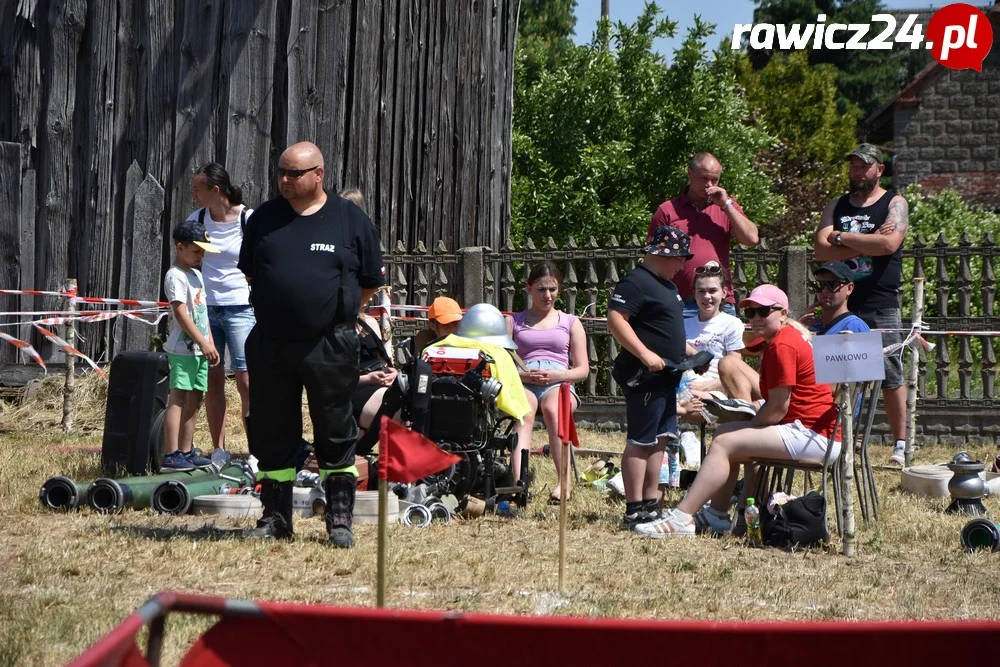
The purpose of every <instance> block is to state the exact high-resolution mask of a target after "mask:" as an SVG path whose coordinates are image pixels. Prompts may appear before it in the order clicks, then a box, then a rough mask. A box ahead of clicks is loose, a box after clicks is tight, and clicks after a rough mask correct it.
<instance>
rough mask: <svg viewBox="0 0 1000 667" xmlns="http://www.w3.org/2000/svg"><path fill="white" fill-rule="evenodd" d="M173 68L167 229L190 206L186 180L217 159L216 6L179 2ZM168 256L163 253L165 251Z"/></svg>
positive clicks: (198, 0) (219, 21)
mask: <svg viewBox="0 0 1000 667" xmlns="http://www.w3.org/2000/svg"><path fill="white" fill-rule="evenodd" d="M183 7H184V9H183V19H182V21H181V24H180V25H181V35H180V45H181V46H180V62H179V68H178V70H177V111H176V113H175V116H174V118H175V120H174V154H173V170H172V172H171V175H172V180H171V181H170V182H169V184H168V186H167V190H168V191H169V192H170V197H169V201H170V210H169V211H168V215H169V216H170V218H169V219H170V225H169V227H170V228H172V227H173V226H175V225H176V224H177V223H178V222H180V221H181V220H183V219H184V218H185V217H187V215H188V213H189V212H190V210H191V208H192V205H193V204H192V201H191V178H192V177H193V176H194V172H195V170H196V169H198V167H201V166H202V165H205V164H207V163H209V162H215V161H223V160H224V159H225V156H220V155H218V154H217V147H216V133H217V131H218V128H217V127H216V117H215V108H216V103H217V100H218V99H219V96H220V95H222V94H223V91H219V90H218V86H217V85H216V83H217V82H216V69H217V67H218V60H219V55H220V51H221V48H220V43H219V39H220V36H221V35H220V31H221V25H222V7H221V6H220V5H219V4H216V3H214V2H205V1H204V0H184V2H183ZM168 256H169V253H168Z"/></svg>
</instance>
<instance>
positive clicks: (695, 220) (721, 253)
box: [646, 153, 758, 318]
mask: <svg viewBox="0 0 1000 667" xmlns="http://www.w3.org/2000/svg"><path fill="white" fill-rule="evenodd" d="M721 176H722V165H721V164H719V161H718V160H717V159H716V157H715V156H714V155H712V154H711V153H698V154H697V155H695V156H694V157H693V158H691V162H689V163H688V184H687V187H686V188H684V191H683V192H681V194H680V195H678V196H677V197H674V198H673V199H670V200H668V201H665V202H663V203H662V204H660V207H659V208H658V209H656V213H654V214H653V219H652V220H651V221H650V223H649V231H648V233H647V234H646V242H647V243H648V242H649V241H650V239H652V238H653V231H654V230H655V229H656V228H657V227H661V226H663V225H670V226H672V227H677V228H678V229H681V230H683V231H684V232H686V233H687V235H688V236H690V237H691V253H692V255H693V257H692V258H691V259H689V260H687V261H686V262H684V268H682V269H681V270H680V271H678V272H677V275H675V276H674V278H673V282H674V284H675V285H677V291H678V292H679V293H680V295H681V298H682V299H684V317H685V318H689V317H697V315H698V304H697V303H695V300H694V287H693V285H694V271H695V269H696V268H698V267H699V266H704V265H705V264H706V263H708V262H710V261H713V260H714V261H716V262H718V263H719V264H721V265H722V266H723V267H725V268H726V272H725V274H726V275H725V278H726V297H725V303H724V304H723V306H722V311H723V312H725V313H729V314H730V315H736V306H735V304H736V300H735V298H734V297H733V280H732V272H731V271H729V243H730V240H729V239H730V236H732V237H734V238H735V239H736V242H737V243H739V244H740V245H745V246H755V245H757V241H758V237H757V225H755V224H753V223H752V222H750V219H749V218H747V216H746V215H745V214H744V213H743V209H742V207H740V205H739V204H737V203H736V202H735V201H733V199H732V198H731V197H730V196H729V193H727V192H726V190H725V188H722V187H720V186H719V178H720V177H721Z"/></svg>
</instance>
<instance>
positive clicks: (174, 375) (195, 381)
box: [167, 354, 208, 391]
mask: <svg viewBox="0 0 1000 667" xmlns="http://www.w3.org/2000/svg"><path fill="white" fill-rule="evenodd" d="M167 358H168V359H169V360H170V388H171V389H183V390H184V391H208V359H206V358H205V357H204V355H200V354H199V355H197V356H195V355H190V354H168V355H167Z"/></svg>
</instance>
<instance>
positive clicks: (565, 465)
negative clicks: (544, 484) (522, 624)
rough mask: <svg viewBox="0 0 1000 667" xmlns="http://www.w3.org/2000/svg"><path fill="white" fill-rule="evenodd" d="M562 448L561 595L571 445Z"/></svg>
mask: <svg viewBox="0 0 1000 667" xmlns="http://www.w3.org/2000/svg"><path fill="white" fill-rule="evenodd" d="M559 446H560V447H562V457H561V458H562V461H561V462H560V465H559V479H560V480H562V484H561V486H562V494H560V496H559V593H560V594H562V592H563V581H564V579H565V573H566V505H567V503H568V501H567V499H566V497H567V495H568V494H569V484H567V481H566V478H567V477H568V474H569V456H570V453H569V443H568V442H564V443H562V444H560V445H559Z"/></svg>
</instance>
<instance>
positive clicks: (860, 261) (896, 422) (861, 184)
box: [813, 144, 909, 465]
mask: <svg viewBox="0 0 1000 667" xmlns="http://www.w3.org/2000/svg"><path fill="white" fill-rule="evenodd" d="M846 159H848V160H850V163H851V166H850V191H849V192H848V193H847V194H845V195H843V196H842V197H840V198H838V199H834V200H833V201H831V202H830V203H829V204H827V206H826V208H824V209H823V216H822V219H821V221H820V225H819V229H818V230H817V231H816V235H815V237H814V239H813V249H814V250H815V253H816V259H817V260H818V261H821V262H829V261H836V260H840V261H843V262H845V263H846V264H847V265H848V266H849V267H850V268H851V270H852V271H853V273H854V276H853V278H854V292H853V293H852V294H851V296H850V298H849V300H848V308H849V309H850V310H851V312H853V313H855V314H856V315H858V317H860V318H861V319H863V320H864V321H865V323H866V324H868V326H870V327H871V328H872V329H889V330H892V332H891V333H883V334H882V344H883V345H884V346H885V345H891V344H893V343H898V342H902V335H901V333H900V331H899V330H900V329H902V326H903V325H902V319H901V317H900V313H899V285H900V283H901V282H902V276H903V263H902V257H901V256H902V248H903V240H904V239H905V238H906V228H907V226H908V225H909V207H908V205H907V203H906V200H905V199H904V198H903V197H902V196H900V195H898V194H896V193H895V192H893V191H891V190H885V189H884V188H883V187H882V186H881V185H880V184H879V179H880V178H881V177H882V172H883V171H884V170H885V164H884V163H883V162H882V151H881V150H880V149H879V148H878V147H877V146H874V145H872V144H860V145H859V146H857V147H856V148H855V149H854V150H853V151H851V152H850V153H849V154H848V155H847V156H846ZM882 397H883V402H884V405H885V412H886V415H887V416H888V418H889V425H890V427H891V428H892V434H893V438H894V439H895V441H896V444H895V447H894V448H893V451H892V456H891V457H890V459H889V460H890V462H891V463H895V464H898V465H902V464H903V459H904V448H905V445H906V387H904V386H903V364H902V361H901V360H900V358H899V356H898V355H890V356H888V357H886V359H885V381H884V382H883V383H882Z"/></svg>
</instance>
